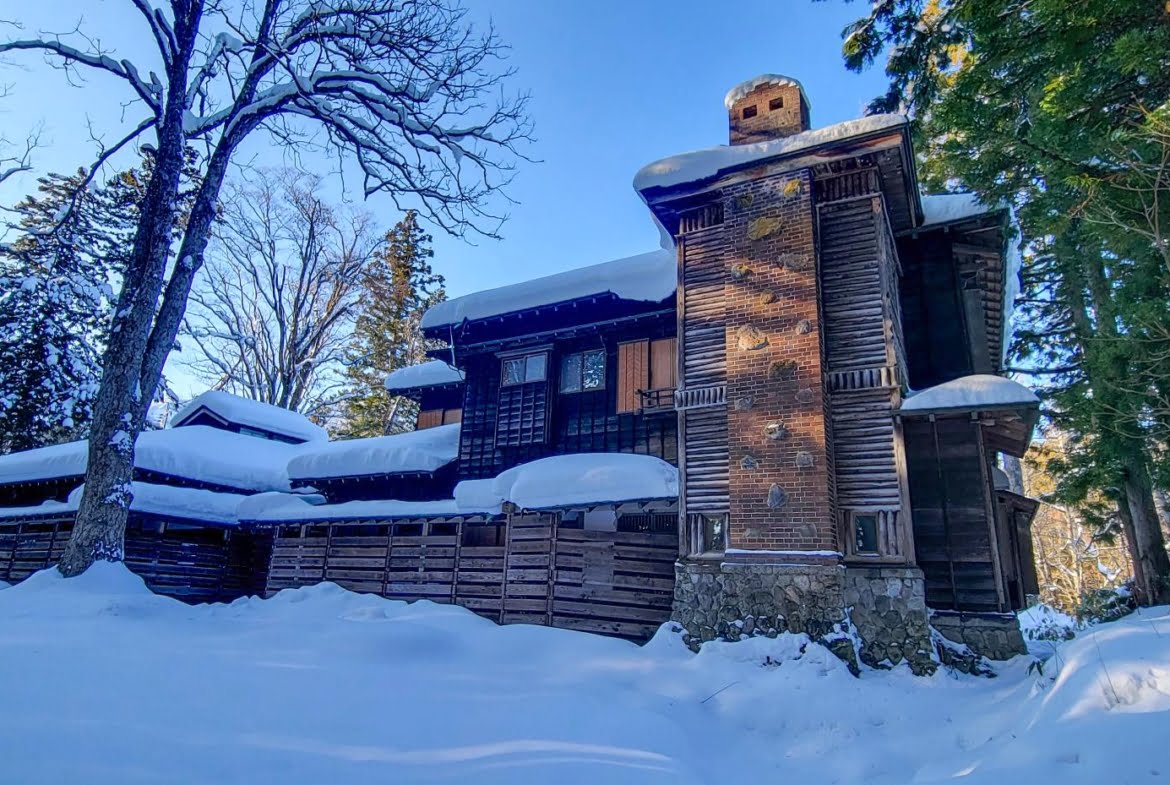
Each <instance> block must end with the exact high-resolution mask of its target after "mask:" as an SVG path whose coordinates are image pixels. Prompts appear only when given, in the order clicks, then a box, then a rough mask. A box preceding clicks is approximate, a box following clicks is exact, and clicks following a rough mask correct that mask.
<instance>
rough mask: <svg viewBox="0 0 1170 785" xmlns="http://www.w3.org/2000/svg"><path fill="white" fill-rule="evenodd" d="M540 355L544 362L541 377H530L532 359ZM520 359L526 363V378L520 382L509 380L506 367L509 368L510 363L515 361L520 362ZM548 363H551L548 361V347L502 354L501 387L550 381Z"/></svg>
mask: <svg viewBox="0 0 1170 785" xmlns="http://www.w3.org/2000/svg"><path fill="white" fill-rule="evenodd" d="M538 357H539V358H540V359H541V360H542V361H543V362H544V365H543V366H542V367H541V369H540V374H541V375H540V376H539V378H536V377H533V378H529V376H528V374H529V371H530V370H531V368H532V361H533V360H535V359H536V358H538ZM518 361H522V362H523V363H524V378H523V379H522V380H520V381H518V382H512V381H508V376H507V373H506V372H505V370H504V369H505V368H507V366H508V363H514V362H518ZM548 365H549V363H548V350H547V349H541V350H539V351H524V352H517V353H515V354H507V355H500V386H501V387H519V386H520V385H522V384H537V383H540V382H547V381H548Z"/></svg>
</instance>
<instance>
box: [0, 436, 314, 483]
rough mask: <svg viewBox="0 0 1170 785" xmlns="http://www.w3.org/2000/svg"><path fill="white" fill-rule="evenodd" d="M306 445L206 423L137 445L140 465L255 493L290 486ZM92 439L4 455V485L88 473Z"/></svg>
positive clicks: (0, 477) (0, 466) (0, 462)
mask: <svg viewBox="0 0 1170 785" xmlns="http://www.w3.org/2000/svg"><path fill="white" fill-rule="evenodd" d="M301 449H304V447H303V446H302V445H297V444H287V443H285V442H277V441H272V440H271V439H258V438H256V437H254V436H243V435H241V434H238V433H232V432H231V431H222V430H220V429H218V428H211V427H209V426H206V425H188V426H184V427H182V428H174V429H171V428H167V429H164V430H161V431H143V432H142V434H140V435H139V437H138V442H137V443H136V444H135V448H134V466H135V467H136V468H139V469H144V470H147V471H153V472H159V473H160V474H169V475H171V476H174V477H182V478H184V479H188V480H195V481H198V482H205V483H208V484H211V485H226V486H228V487H231V488H239V489H242V490H249V491H281V490H285V491H286V490H288V489H289V485H288V474H287V473H286V471H285V467H286V466H287V465H288V460H289V458H291V457H292V456H293V455H294V454H296V452H297V451H298V450H301ZM88 460H89V443H88V442H86V441H77V442H67V443H66V444H57V445H53V446H52V447H41V448H38V449H36V450H25V451H23V452H14V453H10V454H9V455H3V456H0V484H4V483H12V482H29V481H32V480H47V479H53V478H56V477H76V476H78V475H82V474H85V467H86V465H87V463H88Z"/></svg>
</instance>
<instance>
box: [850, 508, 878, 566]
mask: <svg viewBox="0 0 1170 785" xmlns="http://www.w3.org/2000/svg"><path fill="white" fill-rule="evenodd" d="M853 536H854V538H855V540H854V546H853V548H854V552H855V553H857V554H858V555H868V556H877V555H878V553H879V550H878V517H877V515H876V514H875V513H871V512H869V513H860V512H855V513H853Z"/></svg>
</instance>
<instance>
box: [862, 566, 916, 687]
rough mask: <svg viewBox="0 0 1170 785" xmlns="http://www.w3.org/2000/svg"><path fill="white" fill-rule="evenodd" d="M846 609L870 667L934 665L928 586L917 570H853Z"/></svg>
mask: <svg viewBox="0 0 1170 785" xmlns="http://www.w3.org/2000/svg"><path fill="white" fill-rule="evenodd" d="M845 605H846V607H847V608H848V609H849V616H850V619H852V621H853V626H854V627H855V628H856V629H857V635H858V637H859V638H861V641H862V645H861V661H862V662H864V663H865V664H866V665H869V666H870V667H875V668H876V667H880V666H881V665H882V664H883V663H889V664H890V665H898V664H899V663H901V662H902V661H904V660H905V661H908V662H909V663H910V665H911V667H912V668H915V669H917V668H919V667H922V666H923V665H924V664H925V663H928V662H930V660H931V647H930V627H929V625H928V623H927V612H926V584H925V582H924V580H923V578H922V570H920V569H918V568H917V567H849V568H848V569H846V571H845Z"/></svg>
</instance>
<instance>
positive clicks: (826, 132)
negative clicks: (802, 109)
mask: <svg viewBox="0 0 1170 785" xmlns="http://www.w3.org/2000/svg"><path fill="white" fill-rule="evenodd" d="M906 123H907V121H906V118H905V117H904V116H902V115H900V114H875V115H870V116H869V117H862V118H860V119H858V120H847V121H845V122H843V123H837V124H836V125H830V126H826V127H824V128H816V129H813V130H811V131H804V132H802V133H798V134H793V135H791V136H786V137H783V138H781V139H771V140H769V141H766V142H754V143H752V144H741V145H719V146H718V147H708V148H706V149H704V150H694V151H692V152H689V153H682V154H680V155H672V156H670V157H669V158H663V159H661V160H659V161H655V162H654V163H651V164H647V165H646V166H643V167H642V168H641V169H639V170H638V173H637V174H636V175H634V188H636V189H637V190H639V191H646V190H648V189H650V188H669V187H671V186H676V185H682V184H684V183H693V182H695V181H697V180H706V179H707V178H710V177H715V176H716V175H719V174H722V173H723V172H726V171H730V170H732V169H737V168H740V167H744V166H748V165H750V164H753V163H759V162H761V161H765V160H768V159H771V158H781V157H784V156H790V155H794V154H796V153H799V152H804V151H808V150H812V149H813V148H816V147H820V146H822V145H826V144H832V143H834V142H840V141H842V140H844V139H850V138H853V137H856V136H867V135H869V134H873V133H877V132H879V131H886V130H890V129H894V128H902V127H904V126H906Z"/></svg>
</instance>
